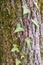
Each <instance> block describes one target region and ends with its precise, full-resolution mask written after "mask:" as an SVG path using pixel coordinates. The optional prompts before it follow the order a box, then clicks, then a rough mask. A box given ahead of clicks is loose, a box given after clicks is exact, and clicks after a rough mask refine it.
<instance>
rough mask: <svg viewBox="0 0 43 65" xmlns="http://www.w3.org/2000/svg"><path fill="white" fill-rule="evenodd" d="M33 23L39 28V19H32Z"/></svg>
mask: <svg viewBox="0 0 43 65" xmlns="http://www.w3.org/2000/svg"><path fill="white" fill-rule="evenodd" d="M31 21H32V22H33V23H34V24H35V25H36V26H38V21H37V19H36V18H34V19H31Z"/></svg>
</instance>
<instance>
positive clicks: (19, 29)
mask: <svg viewBox="0 0 43 65" xmlns="http://www.w3.org/2000/svg"><path fill="white" fill-rule="evenodd" d="M20 31H23V32H24V29H23V28H22V27H21V24H20V23H18V24H17V26H16V30H15V33H17V32H20Z"/></svg>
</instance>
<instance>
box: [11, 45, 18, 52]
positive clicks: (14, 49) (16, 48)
mask: <svg viewBox="0 0 43 65" xmlns="http://www.w3.org/2000/svg"><path fill="white" fill-rule="evenodd" d="M11 52H19V49H18V45H16V44H13V48H12V50H11Z"/></svg>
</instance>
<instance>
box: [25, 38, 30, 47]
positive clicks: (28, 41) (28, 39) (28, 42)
mask: <svg viewBox="0 0 43 65" xmlns="http://www.w3.org/2000/svg"><path fill="white" fill-rule="evenodd" d="M25 42H26V43H27V45H28V47H30V43H31V39H30V38H26V39H25Z"/></svg>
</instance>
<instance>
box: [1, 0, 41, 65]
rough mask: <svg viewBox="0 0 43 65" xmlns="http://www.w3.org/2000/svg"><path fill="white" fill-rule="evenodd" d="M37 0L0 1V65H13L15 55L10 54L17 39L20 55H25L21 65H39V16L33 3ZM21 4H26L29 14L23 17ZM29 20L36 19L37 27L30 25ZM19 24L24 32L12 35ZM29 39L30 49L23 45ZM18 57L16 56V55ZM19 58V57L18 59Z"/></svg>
mask: <svg viewBox="0 0 43 65" xmlns="http://www.w3.org/2000/svg"><path fill="white" fill-rule="evenodd" d="M34 1H36V2H38V1H37V0H21V1H20V0H7V1H6V0H1V1H0V9H1V10H0V57H1V58H0V61H1V62H0V65H14V64H15V56H16V55H15V54H14V53H11V48H12V46H13V43H15V40H17V37H18V38H19V40H20V41H19V42H18V41H16V43H17V44H18V45H19V48H20V51H21V53H25V55H26V57H25V59H24V60H23V64H22V65H40V61H41V57H40V46H39V43H40V41H39V35H40V24H41V16H40V12H39V11H38V9H37V8H36V7H35V6H34V4H33V2H34ZM22 4H26V5H27V7H28V8H29V9H30V13H29V14H25V15H23V14H22V13H23V9H22V7H21V6H22ZM31 18H37V20H38V27H36V26H35V25H34V24H32V21H31ZM17 23H21V25H22V27H23V28H24V30H25V32H24V33H22V32H20V33H18V34H17V37H16V35H15V34H14V30H15V25H16V24H17ZM27 37H29V38H31V39H32V43H31V46H30V48H28V46H27V45H26V43H25V41H24V40H25V38H27ZM17 57H18V55H17ZM18 58H19V57H18Z"/></svg>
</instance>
